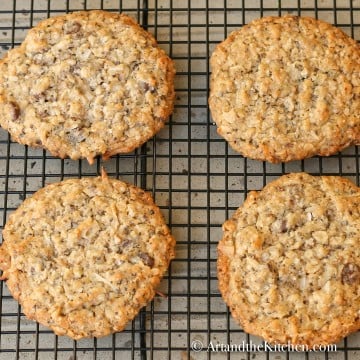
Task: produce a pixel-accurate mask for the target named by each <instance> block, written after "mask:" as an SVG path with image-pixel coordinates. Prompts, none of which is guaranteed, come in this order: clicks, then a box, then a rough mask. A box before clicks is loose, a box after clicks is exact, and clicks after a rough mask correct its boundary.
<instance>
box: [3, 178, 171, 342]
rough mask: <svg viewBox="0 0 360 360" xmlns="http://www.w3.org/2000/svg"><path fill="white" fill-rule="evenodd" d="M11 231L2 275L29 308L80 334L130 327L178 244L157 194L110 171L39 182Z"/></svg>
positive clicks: (55, 326)
mask: <svg viewBox="0 0 360 360" xmlns="http://www.w3.org/2000/svg"><path fill="white" fill-rule="evenodd" d="M3 237H4V242H3V244H2V246H1V247H0V268H1V269H2V270H3V275H2V278H3V279H5V280H6V281H7V286H8V288H9V290H10V292H11V294H12V295H13V296H14V298H15V299H16V300H18V301H19V303H20V304H21V306H22V310H23V312H24V313H25V315H26V316H27V317H28V318H30V319H33V320H36V321H38V322H39V323H41V324H43V325H45V326H48V327H50V328H51V329H52V330H53V331H54V332H55V333H56V334H57V335H68V336H70V337H72V338H73V339H81V338H83V337H101V336H105V335H108V334H111V333H114V332H116V331H121V330H123V329H124V327H125V326H126V324H127V323H128V322H129V321H130V320H132V319H133V318H134V317H135V316H136V314H137V313H138V312H139V310H140V309H141V308H142V307H143V306H145V305H146V304H147V303H148V302H149V301H150V300H151V299H152V298H153V297H154V294H155V290H154V289H155V287H156V286H157V285H158V284H159V282H160V279H161V278H162V276H163V274H164V273H165V271H166V270H167V268H168V265H169V262H170V260H171V259H172V258H173V257H174V246H175V240H174V238H173V237H172V236H171V234H170V232H169V229H168V228H167V226H166V224H165V222H164V219H163V217H162V215H161V213H160V210H159V208H158V207H157V206H156V205H155V204H154V202H153V200H152V198H151V196H150V195H149V194H148V193H146V192H144V191H143V190H141V189H139V188H137V187H135V186H132V185H129V184H126V183H124V182H121V181H119V180H115V179H109V178H107V177H106V176H105V175H103V177H97V178H83V179H70V180H65V181H62V182H60V183H56V184H51V185H48V186H46V187H45V188H43V189H41V190H39V191H38V192H36V193H35V194H34V195H33V196H31V197H30V198H28V199H26V200H25V201H24V202H23V204H22V205H21V206H20V207H19V208H18V209H17V210H16V211H15V212H14V213H12V214H11V216H10V218H9V220H8V222H7V223H6V226H5V228H4V231H3Z"/></svg>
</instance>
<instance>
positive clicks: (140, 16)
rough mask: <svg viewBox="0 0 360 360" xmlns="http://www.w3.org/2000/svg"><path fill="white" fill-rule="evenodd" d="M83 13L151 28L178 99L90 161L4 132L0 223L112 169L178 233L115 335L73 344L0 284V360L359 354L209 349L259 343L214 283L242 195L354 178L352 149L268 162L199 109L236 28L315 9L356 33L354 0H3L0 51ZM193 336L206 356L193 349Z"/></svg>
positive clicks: (353, 342) (353, 347)
mask: <svg viewBox="0 0 360 360" xmlns="http://www.w3.org/2000/svg"><path fill="white" fill-rule="evenodd" d="M83 9H106V10H109V11H114V12H125V13H127V14H128V15H130V16H132V17H134V18H135V19H137V20H138V21H139V23H141V24H142V25H143V27H144V28H146V29H147V30H149V31H150V32H151V33H153V34H154V35H155V37H156V38H157V40H158V43H159V44H160V46H161V47H163V48H164V49H165V50H166V51H167V52H168V54H169V55H170V56H171V57H172V58H173V59H174V60H175V62H176V67H177V77H176V93H177V97H176V106H175V111H174V114H173V116H172V118H171V119H170V121H169V123H168V124H167V126H166V127H165V129H163V130H162V131H161V132H160V133H159V134H158V135H157V136H156V137H154V139H152V140H150V141H149V142H147V144H145V145H144V146H143V147H142V148H141V149H138V150H137V151H135V152H133V153H131V154H127V155H121V156H115V157H113V158H112V159H110V160H109V161H107V162H105V163H103V162H102V161H101V160H99V159H98V160H97V162H96V163H95V165H93V166H89V165H88V164H87V163H86V162H85V161H71V160H60V159H57V158H54V157H52V156H51V155H49V154H48V153H47V152H45V151H42V150H39V149H32V148H28V147H25V146H22V145H19V144H16V143H13V142H12V141H11V140H10V138H9V136H8V134H7V133H6V132H5V131H3V130H0V206H1V208H0V224H2V225H4V224H5V222H6V219H7V217H8V215H9V214H10V213H11V212H12V211H13V210H14V209H16V208H17V207H18V206H19V204H20V203H21V202H22V201H23V200H24V199H25V198H26V197H28V196H30V195H31V194H33V193H34V192H35V191H37V190H38V189H39V188H41V187H43V186H44V185H45V184H48V183H52V182H56V181H59V180H62V179H64V178H69V177H83V176H95V175H97V174H98V173H99V171H100V168H101V166H104V167H105V169H106V170H107V172H108V174H109V175H110V176H113V177H116V178H121V179H123V180H126V181H129V182H131V183H134V184H136V185H138V186H141V187H142V188H144V189H147V190H148V191H150V192H152V193H153V195H154V197H155V200H156V202H157V204H158V205H159V206H160V207H161V209H162V211H163V213H164V215H165V217H166V219H167V221H168V224H169V226H170V227H171V229H172V232H173V234H174V236H175V237H176V239H177V257H176V259H175V260H174V261H173V262H172V264H171V266H170V269H169V272H168V275H167V276H166V277H165V278H164V280H163V281H162V283H161V286H160V288H159V290H160V291H161V292H163V293H166V294H167V298H163V297H160V296H158V297H156V298H155V299H154V301H153V302H152V303H151V304H149V305H148V306H147V307H146V308H145V309H143V310H142V311H141V312H140V314H139V316H138V317H137V318H136V319H135V320H134V321H133V322H132V323H131V324H129V326H128V327H127V328H126V330H125V331H123V332H121V333H117V334H114V335H112V336H108V337H105V338H101V339H85V340H81V341H72V340H70V339H68V338H66V337H57V336H55V335H54V334H53V333H52V332H51V331H50V330H49V329H47V328H45V327H43V326H41V325H39V324H37V323H35V322H32V321H29V320H27V319H26V318H25V317H24V315H23V313H22V312H21V308H20V306H19V305H18V303H17V302H16V301H15V300H13V299H12V297H11V296H10V294H9V292H8V290H7V287H6V285H5V284H4V283H3V284H1V286H0V315H1V316H0V359H1V360H12V359H46V360H47V359H59V360H62V359H66V360H70V359H72V360H74V359H100V360H107V359H156V360H157V359H170V358H171V359H244V360H250V359H254V360H263V359H267V360H269V359H271V360H285V359H286V360H302V359H304V360H315V359H316V360H322V359H324V360H358V359H360V333H359V332H358V333H355V334H353V335H351V336H349V337H348V338H346V339H345V340H344V341H342V342H341V343H339V344H338V349H337V351H336V352H324V353H316V354H315V353H306V352H305V353H292V352H283V353H273V352H271V351H264V352H256V351H248V352H240V353H232V352H215V351H211V349H209V350H210V351H207V348H208V344H210V342H211V343H213V344H220V343H223V344H242V343H243V342H244V343H247V344H251V343H252V344H261V339H259V338H256V337H254V336H250V335H248V334H246V333H244V332H243V330H241V328H240V327H239V326H238V325H237V324H236V323H235V322H234V321H233V320H232V318H231V316H230V315H229V311H228V309H227V308H226V306H225V305H224V302H223V301H222V299H221V296H220V294H219V291H218V288H217V278H216V247H217V243H218V241H219V239H220V238H221V236H222V232H221V224H222V223H223V221H224V220H225V219H227V218H228V217H229V216H230V215H231V214H232V212H233V211H234V210H235V209H236V208H237V207H238V206H240V205H241V203H242V202H243V200H244V198H245V197H246V194H247V193H248V191H250V190H254V189H256V190H258V189H261V188H262V187H263V186H264V185H265V184H266V183H268V182H269V181H271V180H273V179H274V178H277V177H279V176H281V175H282V174H284V173H287V172H293V171H295V172H296V171H307V172H309V173H312V174H333V175H342V176H345V177H348V178H350V179H351V180H353V181H354V182H356V183H357V184H358V185H359V174H360V171H359V149H358V148H357V147H352V148H349V149H346V150H345V151H343V152H342V153H339V154H336V155H333V156H330V157H327V158H320V157H315V158H312V159H308V160H304V161H296V162H291V163H288V164H280V165H272V164H268V163H263V162H258V161H253V160H249V159H245V158H243V157H242V156H240V155H239V154H236V153H234V152H233V151H232V150H231V149H230V148H229V147H228V145H227V144H226V142H225V141H224V140H223V139H221V138H220V137H219V136H218V135H217V134H216V128H215V126H214V124H213V123H212V120H211V117H210V113H209V110H208V106H207V98H208V95H209V72H210V68H209V62H208V59H209V56H210V54H211V52H212V51H213V49H214V46H215V45H216V44H217V43H218V42H220V41H222V40H223V39H224V38H225V37H226V36H227V35H228V34H229V33H230V32H231V31H232V30H234V29H237V28H239V27H240V26H242V25H243V24H246V23H248V22H249V21H251V20H252V19H254V18H258V17H261V16H266V15H282V14H286V13H292V14H296V15H307V16H313V17H316V18H319V19H323V20H326V21H328V22H330V23H332V24H334V25H336V26H338V27H340V28H342V29H343V30H344V31H345V32H346V33H347V34H349V35H350V36H352V37H353V38H355V39H357V40H359V39H360V1H359V0H353V1H352V0H269V1H266V0H199V1H190V0H148V1H146V0H135V1H134V0H128V1H126V0H124V1H121V0H120V1H119V0H93V1H92V0H87V1H86V0H82V1H78V0H59V1H50V0H48V1H47V0H40V1H35V0H12V1H1V2H0V55H2V56H3V55H4V54H5V52H6V51H7V50H8V49H9V48H12V47H14V46H17V45H19V44H20V43H21V41H22V40H23V39H24V36H25V35H26V32H27V31H28V29H29V28H31V27H32V26H34V25H36V23H37V22H38V21H39V20H41V19H44V18H47V17H49V16H53V15H58V14H63V13H67V12H71V11H75V10H83ZM194 341H197V342H198V343H199V342H201V343H203V345H204V349H203V351H200V352H195V351H192V349H191V345H192V343H193V342H194Z"/></svg>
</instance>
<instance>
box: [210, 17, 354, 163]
mask: <svg viewBox="0 0 360 360" xmlns="http://www.w3.org/2000/svg"><path fill="white" fill-rule="evenodd" d="M210 62H211V69H212V74H211V81H210V96H209V106H210V110H211V114H212V117H213V119H214V121H215V123H216V125H217V131H218V133H219V134H220V135H221V136H223V137H224V138H225V140H227V141H228V142H229V144H230V146H231V147H232V148H233V149H234V150H236V151H238V152H240V153H241V154H242V155H244V156H246V157H249V158H252V159H258V160H266V161H269V162H273V163H278V162H286V161H291V160H300V159H304V158H308V157H311V156H314V155H321V156H328V155H331V154H334V153H336V152H337V151H340V150H342V149H344V148H345V147H347V146H350V145H356V144H360V95H359V94H360V81H359V73H360V47H359V45H358V44H357V43H356V41H355V40H353V39H352V38H350V37H349V36H348V35H346V34H345V33H344V32H343V31H341V30H340V29H339V28H336V27H334V26H332V25H330V24H327V23H325V22H323V21H321V20H316V19H313V18H309V17H297V16H289V15H287V16H283V17H265V18H261V19H258V20H254V21H252V22H251V23H249V24H248V25H246V26H243V27H242V28H241V29H240V30H237V31H234V32H232V33H231V34H230V35H229V37H228V38H227V39H226V40H225V41H223V42H222V43H220V44H219V45H218V46H217V47H216V49H215V50H214V52H213V54H212V56H211V61H210Z"/></svg>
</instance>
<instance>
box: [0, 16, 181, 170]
mask: <svg viewBox="0 0 360 360" xmlns="http://www.w3.org/2000/svg"><path fill="white" fill-rule="evenodd" d="M174 74H175V69H174V65H173V61H172V60H171V59H170V58H169V57H168V56H167V55H166V54H165V52H164V51H163V50H162V49H160V48H159V47H158V46H157V43H156V40H155V39H154V37H153V36H152V35H151V34H150V33H148V32H147V31H145V30H144V29H142V28H141V27H140V26H139V25H138V24H137V23H136V22H135V21H134V20H132V19H131V18H130V17H128V16H126V15H124V14H115V13H110V12H106V11H100V10H93V11H80V12H75V13H72V14H67V15H62V16H57V17H52V18H49V19H46V20H44V21H41V22H40V23H39V24H38V25H37V26H35V27H34V28H33V29H31V30H30V31H29V33H28V34H27V36H26V38H25V40H24V42H23V43H22V44H21V46H20V47H18V48H15V49H12V50H10V51H9V52H8V53H7V55H6V56H5V58H4V59H3V60H2V61H1V62H0V125H1V126H2V127H3V128H4V129H6V130H8V131H9V133H10V134H11V136H12V139H13V140H14V141H17V142H19V143H21V144H26V145H30V146H35V147H43V148H45V149H47V150H49V151H50V152H51V153H52V154H53V155H54V156H59V157H61V158H65V157H70V158H71V159H80V158H86V159H88V161H89V163H93V161H94V157H96V156H97V155H102V156H103V157H104V158H105V159H106V158H109V157H110V156H111V155H114V154H117V153H124V152H130V151H132V150H134V149H135V148H137V147H139V146H141V145H142V144H143V143H144V142H145V141H147V140H148V139H149V138H151V137H152V136H153V135H154V134H155V133H156V132H157V131H159V130H160V129H161V128H162V127H163V126H164V123H165V121H166V120H167V118H168V117H169V115H170V114H171V112H172V110H173V103H174V96H175V93H174V84H173V79H174Z"/></svg>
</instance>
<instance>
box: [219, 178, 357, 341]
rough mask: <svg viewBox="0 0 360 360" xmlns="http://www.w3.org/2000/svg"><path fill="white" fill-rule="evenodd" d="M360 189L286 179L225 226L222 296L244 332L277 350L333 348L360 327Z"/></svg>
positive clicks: (251, 199)
mask: <svg viewBox="0 0 360 360" xmlns="http://www.w3.org/2000/svg"><path fill="white" fill-rule="evenodd" d="M359 209H360V188H358V187H357V186H355V185H354V184H353V183H352V182H350V181H349V180H347V179H344V178H341V177H335V176H317V177H314V176H310V175H308V174H305V173H298V174H289V175H284V176H282V177H280V178H279V179H277V180H275V181H273V182H272V183H270V184H268V185H267V186H265V187H264V189H263V190H262V191H260V192H255V191H253V192H250V194H249V195H248V197H247V199H246V201H245V202H244V204H243V205H242V206H241V207H240V208H239V209H238V210H237V211H236V212H235V213H234V215H233V216H232V218H231V219H230V220H227V221H226V222H225V223H224V225H223V231H224V235H223V238H222V240H221V241H220V242H219V245H218V262H217V267H218V279H219V289H220V292H221V294H222V296H223V298H224V300H225V302H226V304H227V305H228V306H229V308H230V310H231V312H232V315H233V317H234V318H235V319H236V320H237V321H238V322H239V323H240V324H241V325H242V327H243V328H244V330H245V331H247V332H249V333H251V334H254V335H258V336H262V337H263V338H264V339H265V340H266V341H268V342H269V343H273V344H288V342H290V343H292V344H294V345H295V344H296V345H308V346H313V345H319V344H331V343H335V342H337V341H338V340H340V339H341V338H343V337H345V336H347V335H348V334H349V333H351V332H353V331H356V330H358V329H359V328H360V317H359V312H360V210H359Z"/></svg>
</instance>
